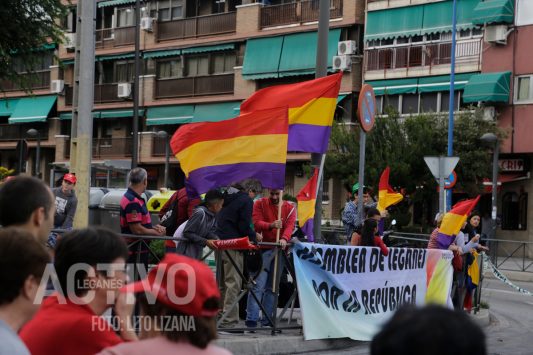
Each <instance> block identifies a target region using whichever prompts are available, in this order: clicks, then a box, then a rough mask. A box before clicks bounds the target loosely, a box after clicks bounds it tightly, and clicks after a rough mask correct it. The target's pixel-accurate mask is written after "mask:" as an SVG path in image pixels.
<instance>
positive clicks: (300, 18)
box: [261, 0, 342, 28]
mask: <svg viewBox="0 0 533 355" xmlns="http://www.w3.org/2000/svg"><path fill="white" fill-rule="evenodd" d="M319 3H320V1H319V0H308V1H299V2H293V3H290V4H282V5H271V6H264V7H262V8H261V28H264V27H272V26H283V25H291V24H295V23H304V22H312V21H318V13H319ZM339 17H342V0H331V2H330V11H329V18H330V19H333V18H339Z"/></svg>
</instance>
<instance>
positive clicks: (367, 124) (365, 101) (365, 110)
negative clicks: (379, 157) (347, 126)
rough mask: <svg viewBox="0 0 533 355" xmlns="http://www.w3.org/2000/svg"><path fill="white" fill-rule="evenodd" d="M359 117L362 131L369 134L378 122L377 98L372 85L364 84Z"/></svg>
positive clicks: (360, 94)
mask: <svg viewBox="0 0 533 355" xmlns="http://www.w3.org/2000/svg"><path fill="white" fill-rule="evenodd" d="M357 115H358V117H359V123H360V124H361V129H362V130H363V131H365V132H369V131H370V130H371V129H372V127H374V123H375V122H376V97H375V95H374V89H373V88H372V86H371V85H368V84H363V87H362V88H361V92H360V93H359V101H358V103H357Z"/></svg>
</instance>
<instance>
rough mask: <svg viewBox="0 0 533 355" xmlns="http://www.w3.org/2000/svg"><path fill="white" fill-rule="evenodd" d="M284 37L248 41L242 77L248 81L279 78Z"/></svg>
mask: <svg viewBox="0 0 533 355" xmlns="http://www.w3.org/2000/svg"><path fill="white" fill-rule="evenodd" d="M283 39H284V36H278V37H267V38H256V39H249V40H248V41H246V49H245V51H244V63H243V66H242V76H243V78H244V79H246V80H257V79H268V78H277V77H278V69H279V60H280V58H281V49H282V47H283Z"/></svg>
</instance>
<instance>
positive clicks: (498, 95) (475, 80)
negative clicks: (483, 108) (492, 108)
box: [463, 71, 511, 103]
mask: <svg viewBox="0 0 533 355" xmlns="http://www.w3.org/2000/svg"><path fill="white" fill-rule="evenodd" d="M510 83H511V72H509V71H508V72H500V73H482V74H476V75H472V77H471V78H470V80H469V81H468V83H467V84H466V87H465V92H464V93H463V102H465V103H469V102H478V101H484V102H486V101H490V102H509V92H510Z"/></svg>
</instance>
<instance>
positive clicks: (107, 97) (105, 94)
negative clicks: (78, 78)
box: [65, 83, 124, 106]
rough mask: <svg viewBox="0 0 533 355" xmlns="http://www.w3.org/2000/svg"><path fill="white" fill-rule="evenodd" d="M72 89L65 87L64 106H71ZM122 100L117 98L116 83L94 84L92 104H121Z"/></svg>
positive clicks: (68, 86)
mask: <svg viewBox="0 0 533 355" xmlns="http://www.w3.org/2000/svg"><path fill="white" fill-rule="evenodd" d="M73 90H74V89H73V87H72V86H70V85H65V105H66V106H71V105H72V96H73ZM121 101H124V99H123V98H120V97H118V83H110V84H95V85H94V103H95V104H103V103H107V102H121Z"/></svg>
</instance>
